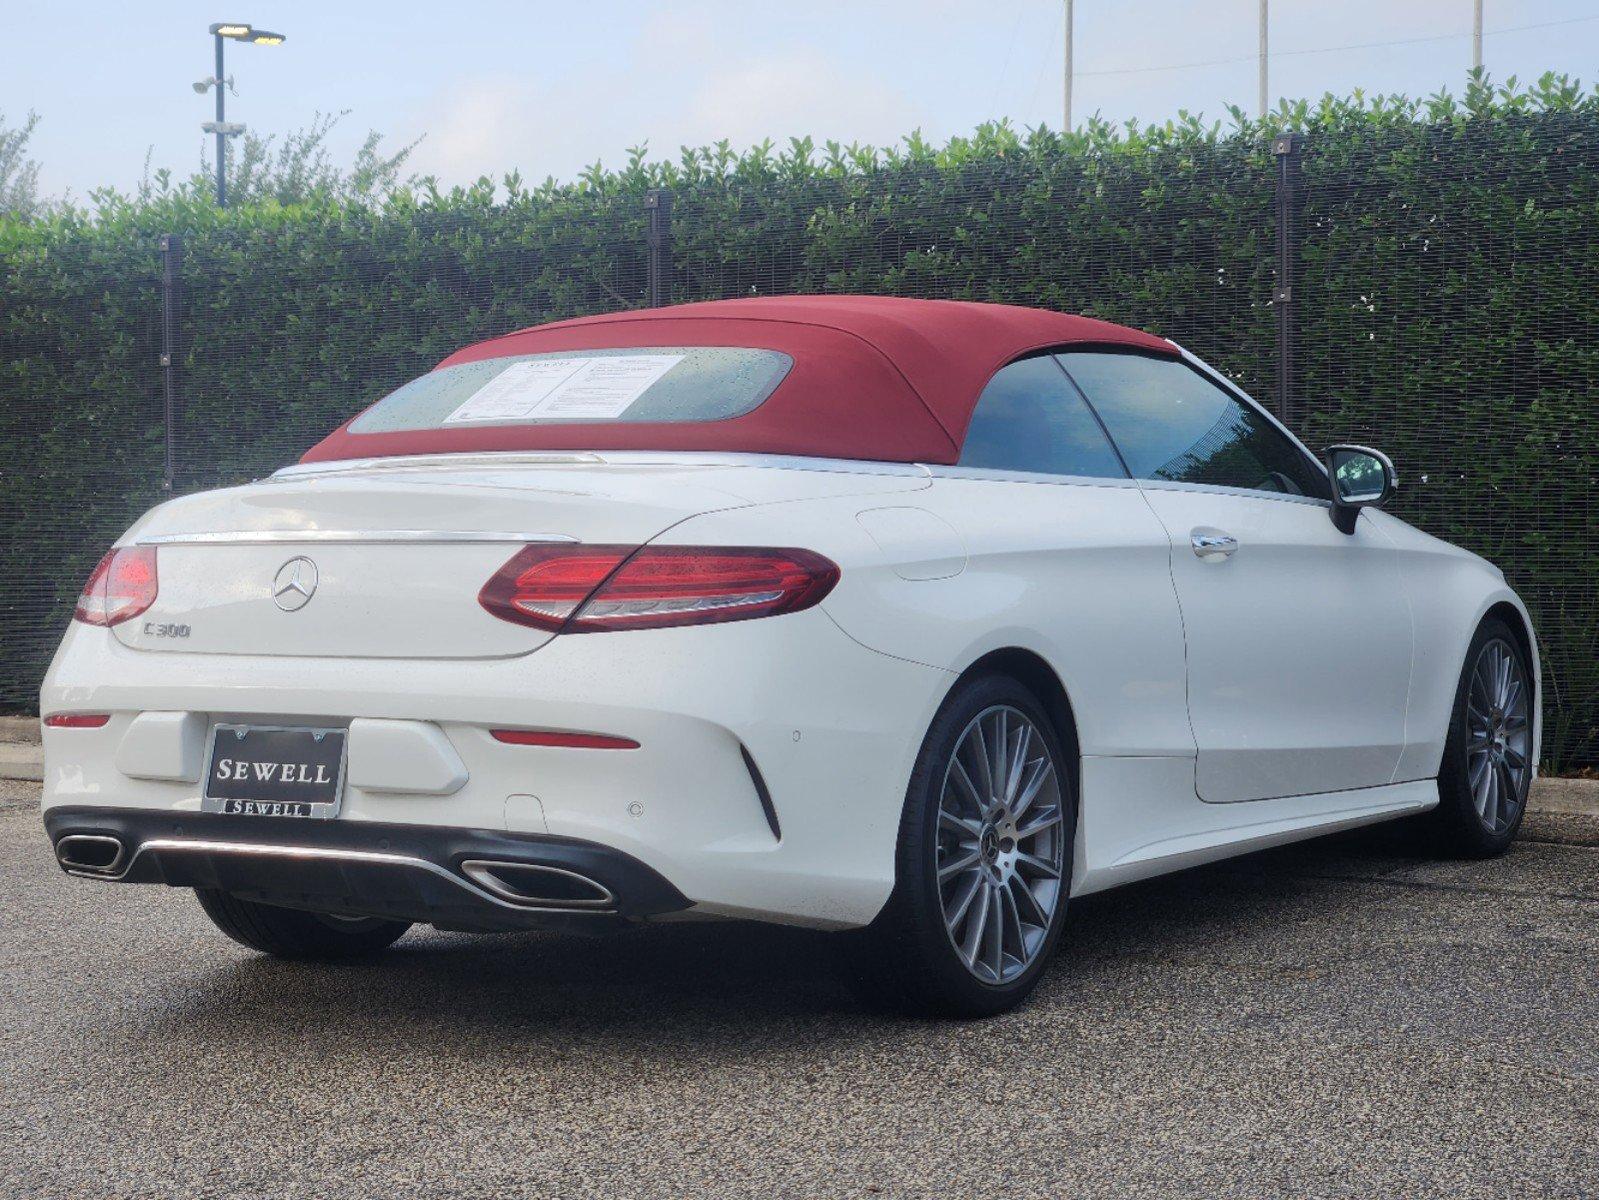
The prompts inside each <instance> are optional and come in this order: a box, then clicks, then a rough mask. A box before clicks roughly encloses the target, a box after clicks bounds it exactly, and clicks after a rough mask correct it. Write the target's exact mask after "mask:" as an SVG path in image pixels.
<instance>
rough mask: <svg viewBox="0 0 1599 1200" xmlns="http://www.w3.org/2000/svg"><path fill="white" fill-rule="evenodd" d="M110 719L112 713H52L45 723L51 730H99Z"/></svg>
mask: <svg viewBox="0 0 1599 1200" xmlns="http://www.w3.org/2000/svg"><path fill="white" fill-rule="evenodd" d="M110 719H111V714H110V713H51V714H50V715H49V716H48V717H46V718H45V719H44V723H45V724H46V725H48V726H49V727H50V728H51V729H99V728H101V727H102V726H104V725H105V723H106V722H107V721H109V720H110Z"/></svg>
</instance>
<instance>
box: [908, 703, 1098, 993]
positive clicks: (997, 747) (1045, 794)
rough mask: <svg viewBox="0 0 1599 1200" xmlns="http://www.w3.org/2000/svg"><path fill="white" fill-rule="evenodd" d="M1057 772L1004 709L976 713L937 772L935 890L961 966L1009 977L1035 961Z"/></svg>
mask: <svg viewBox="0 0 1599 1200" xmlns="http://www.w3.org/2000/svg"><path fill="white" fill-rule="evenodd" d="M1061 800H1062V797H1061V783H1060V771H1059V770H1058V768H1057V764H1056V763H1055V761H1054V756H1053V755H1052V754H1051V752H1050V749H1049V743H1048V742H1046V741H1045V740H1044V737H1043V736H1042V734H1041V733H1040V732H1039V730H1038V728H1037V727H1036V726H1035V725H1034V724H1033V721H1032V719H1031V718H1029V717H1028V716H1027V714H1026V713H1024V712H1022V711H1021V710H1020V709H1019V708H1015V707H1013V706H1011V705H1006V704H1002V705H995V706H993V707H991V708H987V709H985V710H983V711H982V712H981V713H979V714H978V715H977V716H976V717H975V718H973V720H972V722H971V723H970V724H969V725H968V726H967V727H966V729H965V731H964V732H963V733H962V734H961V736H960V739H959V741H957V742H956V745H955V753H954V754H953V755H952V756H951V757H950V761H949V766H948V767H947V769H946V770H945V772H944V785H943V791H942V792H941V794H940V799H939V810H938V843H937V844H938V892H939V900H940V903H941V904H942V906H943V916H944V927H945V929H946V931H947V932H948V934H949V938H950V942H951V943H952V944H953V945H954V947H955V951H956V953H957V954H958V955H959V956H960V959H961V961H962V962H963V963H965V965H966V969H967V970H968V971H970V972H971V973H972V974H973V975H974V976H976V977H977V978H978V979H979V980H981V981H983V982H984V983H989V984H1004V983H1009V982H1011V981H1012V980H1014V979H1015V978H1017V977H1018V976H1019V975H1021V974H1022V973H1023V972H1024V971H1026V970H1027V968H1028V967H1029V966H1030V965H1031V964H1032V962H1033V960H1034V959H1036V958H1037V957H1038V955H1039V953H1040V951H1041V950H1042V949H1043V947H1044V943H1045V941H1046V940H1047V938H1048V935H1049V927H1050V923H1051V921H1052V920H1053V919H1054V916H1055V910H1056V908H1057V906H1058V905H1059V904H1060V902H1061V899H1062V894H1063V893H1062V887H1063V881H1064V876H1065V862H1066V827H1065V818H1064V806H1063V805H1062V803H1061Z"/></svg>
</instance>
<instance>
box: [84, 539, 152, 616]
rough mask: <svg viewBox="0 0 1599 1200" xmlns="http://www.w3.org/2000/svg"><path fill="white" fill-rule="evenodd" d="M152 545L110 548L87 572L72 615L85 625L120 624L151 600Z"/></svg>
mask: <svg viewBox="0 0 1599 1200" xmlns="http://www.w3.org/2000/svg"><path fill="white" fill-rule="evenodd" d="M155 593H156V573H155V547H154V546H123V547H121V548H119V549H116V550H112V551H111V552H109V553H108V554H107V555H106V556H105V557H104V558H102V559H101V560H100V561H99V563H98V564H97V565H96V566H95V568H94V570H93V571H91V572H89V580H88V582H87V583H85V584H84V585H83V593H82V594H81V595H80V596H79V597H78V606H77V607H76V608H75V609H73V610H72V615H73V617H74V618H75V619H77V620H79V621H82V622H83V623H84V624H86V625H120V624H121V623H122V622H123V621H128V620H131V619H132V618H134V617H136V616H138V615H139V614H140V613H142V612H143V611H144V610H145V609H147V608H149V607H150V606H151V605H152V604H154V603H155Z"/></svg>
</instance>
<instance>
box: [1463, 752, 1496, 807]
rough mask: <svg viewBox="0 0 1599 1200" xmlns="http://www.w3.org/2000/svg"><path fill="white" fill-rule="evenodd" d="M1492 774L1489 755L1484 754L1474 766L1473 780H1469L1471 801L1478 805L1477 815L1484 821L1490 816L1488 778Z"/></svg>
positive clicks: (1472, 770) (1472, 771)
mask: <svg viewBox="0 0 1599 1200" xmlns="http://www.w3.org/2000/svg"><path fill="white" fill-rule="evenodd" d="M1492 774H1493V770H1492V763H1491V762H1490V761H1489V758H1488V755H1487V753H1486V752H1484V753H1483V754H1481V755H1479V756H1478V758H1477V761H1476V762H1475V763H1473V764H1472V768H1471V778H1470V780H1469V782H1470V784H1471V801H1472V803H1473V804H1474V805H1476V808H1477V815H1478V816H1479V817H1482V818H1483V819H1484V820H1486V819H1487V816H1488V777H1489V776H1490V775H1492Z"/></svg>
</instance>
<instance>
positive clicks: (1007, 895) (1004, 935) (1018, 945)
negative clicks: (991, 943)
mask: <svg viewBox="0 0 1599 1200" xmlns="http://www.w3.org/2000/svg"><path fill="white" fill-rule="evenodd" d="M999 912H1000V935H1001V936H1000V946H1001V949H1002V950H1003V948H1004V943H1005V942H1007V941H1008V942H1009V943H1010V945H1011V957H1012V958H1014V959H1015V960H1016V961H1017V962H1025V961H1026V960H1027V939H1026V938H1025V937H1024V936H1023V935H1022V917H1021V913H1020V912H1018V911H1017V909H1016V896H1015V895H1014V893H1013V891H1012V889H1010V888H1008V887H1001V888H1000V889H999Z"/></svg>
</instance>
